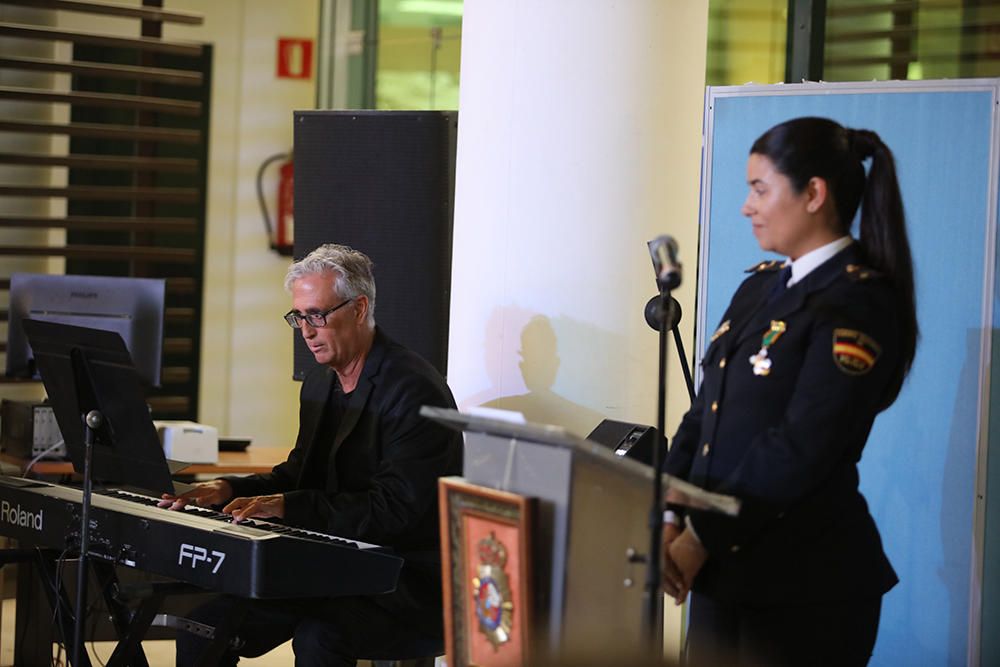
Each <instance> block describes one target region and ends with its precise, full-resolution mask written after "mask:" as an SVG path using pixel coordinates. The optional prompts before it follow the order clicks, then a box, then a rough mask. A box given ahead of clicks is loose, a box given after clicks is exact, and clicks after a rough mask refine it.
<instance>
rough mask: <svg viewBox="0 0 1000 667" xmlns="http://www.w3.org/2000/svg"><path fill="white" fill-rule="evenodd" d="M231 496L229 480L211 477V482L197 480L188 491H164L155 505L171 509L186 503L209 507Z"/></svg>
mask: <svg viewBox="0 0 1000 667" xmlns="http://www.w3.org/2000/svg"><path fill="white" fill-rule="evenodd" d="M232 497H233V487H232V485H231V484H230V483H229V482H227V481H226V480H224V479H213V480H212V481H211V482H199V483H198V484H196V485H195V487H194V488H193V489H191V490H190V491H185V492H184V493H182V494H180V495H177V496H175V495H172V494H169V493H164V494H163V495H162V496H161V497H160V502H159V503H157V505H158V506H159V507H168V508H170V509H172V510H181V509H184V507H185V506H187V505H197V506H198V507H210V506H212V505H221V504H222V503H224V502H227V501H228V500H229V499H230V498H232Z"/></svg>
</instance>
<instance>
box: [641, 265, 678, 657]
mask: <svg viewBox="0 0 1000 667" xmlns="http://www.w3.org/2000/svg"><path fill="white" fill-rule="evenodd" d="M672 310H673V300H672V299H671V296H670V288H669V287H668V286H667V285H664V284H662V283H661V284H660V313H661V315H662V317H660V327H659V355H658V356H659V362H658V369H657V385H658V386H657V399H656V400H657V406H656V407H657V412H656V428H657V430H658V431H659V432H660V433H661V434H665V433H666V421H667V328H668V327H669V326H670V320H671V318H670V317H669V316H670V314H671V311H672ZM656 444H657V446H656V447H653V502H652V506H651V508H650V511H649V561H648V562H647V563H646V586H645V589H644V593H643V595H644V602H645V607H646V623H647V626H646V634H647V638H648V641H649V644H650V647H651V648H652V650H653V651H656V652H657V653H656V655H659V653H662V652H663V646H662V639H661V634H662V629H661V625H662V622H661V610H662V607H663V595H662V593H661V591H660V558H661V556H662V554H661V550H660V546H661V542H662V539H663V474H662V469H663V448H662V447H660V446H659V442H657V443H656ZM658 640H660V641H658Z"/></svg>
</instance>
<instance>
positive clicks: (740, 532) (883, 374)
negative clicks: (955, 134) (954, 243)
mask: <svg viewBox="0 0 1000 667" xmlns="http://www.w3.org/2000/svg"><path fill="white" fill-rule="evenodd" d="M779 268H780V264H779V263H778V262H763V263H761V264H759V265H757V266H755V267H753V268H751V269H750V271H752V275H751V276H750V277H749V278H747V280H746V281H744V283H743V284H742V285H741V286H740V288H739V289H738V290H737V292H736V294H735V296H734V297H733V300H732V302H731V303H730V305H729V308H728V309H727V310H726V313H725V315H723V317H722V323H721V324H720V325H719V328H718V330H717V331H716V333H715V334H714V335H713V336H712V342H711V344H710V345H709V347H708V349H707V350H706V352H705V356H704V360H703V362H702V366H703V380H702V384H701V388H700V390H699V392H698V396H697V398H696V399H695V402H694V403H693V404H692V406H691V409H690V411H689V412H688V413H687V414H686V415H685V416H684V418H683V420H682V422H681V425H680V427H679V429H678V431H677V434H676V435H675V436H674V440H673V445H672V447H671V449H670V453H669V454H668V457H667V462H666V471H667V472H668V473H670V474H673V475H677V476H679V477H682V478H684V479H687V480H689V481H691V482H693V483H695V484H698V485H700V486H703V487H706V488H708V489H711V490H713V491H718V492H720V493H729V494H733V495H736V496H738V497H740V498H741V499H743V503H744V504H743V511H742V513H741V515H740V517H739V518H737V519H731V518H728V517H723V516H721V515H717V514H711V513H707V512H691V521H692V524H693V526H694V529H695V532H696V533H697V535H698V537H699V538H700V539H701V541H702V543H703V544H704V545H705V546H706V548H707V549H708V552H709V559H708V561H707V562H706V564H705V567H704V568H703V569H702V571H701V572H700V573H699V575H698V576H697V577H696V580H695V585H694V588H695V590H697V591H699V592H703V593H706V594H709V595H712V596H713V597H716V598H720V599H724V600H728V601H735V602H747V603H755V604H788V603H798V602H822V601H833V600H847V599H856V598H857V597H859V596H861V597H864V596H868V597H875V596H879V595H881V594H883V593H884V592H886V591H887V590H888V589H889V588H891V587H892V586H893V585H894V584H895V583H896V581H897V579H896V575H895V573H894V572H893V570H892V567H891V566H890V564H889V561H888V559H887V558H886V556H885V553H884V552H883V550H882V543H881V539H880V537H879V534H878V530H877V529H876V527H875V523H874V521H873V519H872V517H871V515H870V514H869V512H868V506H867V504H866V502H865V500H864V498H863V497H862V496H861V494H860V492H859V491H858V471H857V463H858V461H859V460H860V458H861V452H862V449H863V448H864V446H865V442H866V440H867V439H868V434H869V432H870V431H871V427H872V422H873V421H874V419H875V416H876V414H877V413H878V412H880V411H881V410H882V409H884V408H885V407H886V405H887V403H888V402H889V396H890V393H891V388H892V387H893V386H894V385H895V383H896V381H897V380H898V378H899V376H900V374H901V373H902V368H901V363H902V362H901V360H900V355H899V350H898V340H899V331H898V322H897V308H896V305H895V302H894V292H893V290H892V289H891V286H890V285H889V284H888V282H887V281H886V280H885V279H883V278H882V277H881V276H879V275H878V274H877V273H876V272H874V271H872V270H870V269H867V268H865V267H864V266H862V265H861V262H860V256H859V248H858V247H857V246H856V245H852V246H849V247H847V248H845V249H844V250H843V251H841V252H840V253H838V254H837V255H836V256H834V257H833V258H831V259H830V260H828V261H827V262H825V263H824V264H823V265H821V266H820V267H818V268H817V269H815V270H814V271H812V272H811V273H809V274H808V275H807V276H806V277H805V278H804V279H803V280H802V281H801V282H799V283H797V284H795V285H793V286H792V287H790V288H789V289H788V290H787V291H785V292H784V293H783V294H781V295H780V296H778V297H777V298H774V296H773V294H774V292H773V290H774V288H775V284H776V281H777V280H778V269H779ZM772 329H774V330H775V331H776V332H777V331H780V333H777V335H775V334H773V333H772V334H771V339H770V341H768V339H767V335H768V333H769V332H771V331H772ZM782 329H783V331H781V330H782ZM765 347H766V349H767V354H766V355H765V356H766V361H765V357H762V356H760V351H761V349H762V348H765ZM755 362H756V363H755ZM755 367H756V372H755Z"/></svg>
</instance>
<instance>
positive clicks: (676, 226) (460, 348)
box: [448, 0, 738, 655]
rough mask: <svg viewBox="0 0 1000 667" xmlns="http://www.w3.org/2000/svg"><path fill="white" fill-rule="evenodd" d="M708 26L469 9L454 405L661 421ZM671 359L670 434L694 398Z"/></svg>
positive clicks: (687, 15) (639, 14)
mask: <svg viewBox="0 0 1000 667" xmlns="http://www.w3.org/2000/svg"><path fill="white" fill-rule="evenodd" d="M707 24H708V1H707V0H620V1H616V2H613V1H611V0H594V1H590V0H588V1H587V2H580V1H579V0H546V1H545V2H538V1H537V0H469V1H468V2H466V3H465V16H464V19H463V25H462V73H461V97H460V103H459V110H460V111H459V131H458V165H457V179H456V195H455V196H456V202H455V234H454V257H453V268H452V301H451V322H450V334H449V356H448V381H449V384H450V385H451V387H452V389H453V391H454V393H455V397H456V399H457V401H458V403H459V405H460V407H468V406H473V405H482V404H489V405H493V406H496V407H503V408H509V409H517V410H521V411H523V412H524V413H525V414H526V415H527V417H528V418H529V419H531V420H533V421H541V422H548V423H554V424H560V425H562V426H565V427H567V428H569V429H571V430H572V431H574V432H576V433H578V434H580V435H586V434H587V433H589V432H590V430H591V429H593V427H594V426H596V425H597V424H598V423H599V422H600V420H601V419H604V418H610V419H617V420H621V421H627V422H637V423H643V424H654V423H655V421H656V359H657V351H656V341H657V337H656V333H655V332H654V331H653V330H652V329H650V328H648V327H647V325H646V323H645V321H644V320H643V305H644V304H645V303H646V300H647V299H649V298H650V297H651V296H652V295H653V294H654V293H655V285H654V281H653V275H652V266H651V263H650V260H649V257H648V254H647V251H646V241H647V240H648V239H650V238H652V237H653V236H656V235H658V234H671V235H673V236H674V237H675V238H676V239H677V241H678V242H679V244H680V248H681V255H682V261H684V263H685V265H686V268H687V272H686V275H685V280H684V284H683V285H682V287H681V289H680V290H679V291H678V292H677V293H676V296H677V298H678V300H679V301H680V303H681V306H682V308H683V311H684V313H685V316H684V320H683V321H682V325H681V329H682V333H683V335H684V340H685V341H686V345H687V346H688V350H687V352H688V356H689V358H690V356H691V355H692V353H693V349H692V347H693V340H694V336H693V322H694V294H695V277H696V276H695V268H696V266H697V253H696V249H697V246H698V222H697V221H698V194H699V183H700V164H701V129H702V121H701V119H702V107H703V98H704V73H705V49H706V43H707ZM736 215H738V212H736V211H734V216H736ZM669 353H670V355H671V363H670V366H669V370H668V374H669V376H668V377H669V389H668V428H667V430H668V432H669V433H670V434H672V432H673V429H674V428H675V426H676V423H677V421H678V420H679V419H680V417H681V416H682V414H683V412H684V411H685V410H686V409H687V407H688V404H689V401H688V398H687V392H686V390H685V388H684V383H683V377H682V374H681V369H680V365H679V363H678V362H677V359H676V357H677V355H676V352H675V350H674V348H673V345H672V344H671V346H670V351H669ZM667 603H668V604H667V606H666V610H665V616H666V627H665V633H664V634H665V637H666V642H665V644H666V651H667V653H668V655H669V654H672V655H676V654H677V650H678V646H679V641H680V625H681V621H680V612H679V609H678V608H676V607H674V606H673V605H672V604H671V603H670V601H669V600H668V601H667Z"/></svg>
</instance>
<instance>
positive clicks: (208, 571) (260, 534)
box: [0, 476, 403, 598]
mask: <svg viewBox="0 0 1000 667" xmlns="http://www.w3.org/2000/svg"><path fill="white" fill-rule="evenodd" d="M82 498H83V492H82V491H81V490H80V489H76V488H73V487H68V486H59V485H55V484H48V483H46V482H40V481H36V480H28V479H21V478H18V477H4V476H0V534H2V535H4V536H7V537H11V538H14V539H17V540H18V541H19V542H20V543H21V545H22V546H30V547H35V546H38V547H47V548H51V549H57V550H60V551H62V550H64V549H69V550H70V552H71V553H76V552H77V550H78V547H79V544H80V534H79V533H80V511H81V508H82V502H83V500H82ZM157 500H158V499H157V498H153V497H150V496H143V495H139V494H135V493H130V492H126V491H95V492H94V493H93V495H92V496H91V505H90V536H89V541H90V549H89V551H88V553H89V555H90V557H92V558H98V559H102V560H105V561H109V562H113V563H115V564H118V565H123V566H127V567H132V568H136V569H138V570H144V571H146V572H152V573H155V574H159V575H164V576H167V577H170V578H172V579H177V580H179V581H184V582H187V583H191V584H194V585H196V586H200V587H203V588H206V589H210V590H214V591H219V592H222V593H229V594H231V595H239V596H242V597H250V598H286V597H332V596H339V595H371V594H377V593H387V592H391V591H392V590H394V589H395V587H396V580H397V579H398V577H399V571H400V569H401V568H402V564H403V561H402V559H401V558H399V557H398V556H394V555H392V554H391V553H388V552H387V551H386V550H385V549H384V548H382V547H379V546H377V545H374V544H366V543H364V542H358V541H355V540H349V539H345V538H341V537H336V536H333V535H326V534H323V533H318V532H315V531H311V530H302V529H298V528H292V527H289V526H284V525H281V524H276V523H271V522H267V521H259V520H256V519H254V520H248V521H244V522H241V523H238V524H234V523H232V522H231V520H230V517H229V516H228V515H225V514H221V513H219V512H215V511H213V510H209V509H205V508H198V507H191V506H189V507H187V508H185V509H184V510H182V511H171V510H168V509H165V508H162V507H156V503H157Z"/></svg>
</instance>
